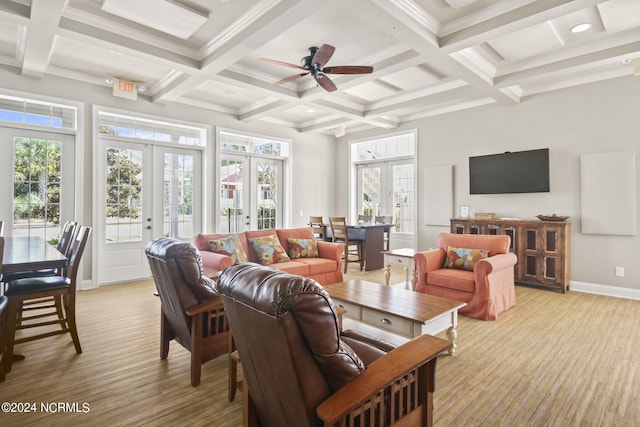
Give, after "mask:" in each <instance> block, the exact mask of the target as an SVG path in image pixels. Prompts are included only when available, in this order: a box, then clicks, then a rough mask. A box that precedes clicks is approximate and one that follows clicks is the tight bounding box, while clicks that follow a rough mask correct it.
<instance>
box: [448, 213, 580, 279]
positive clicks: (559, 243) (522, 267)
mask: <svg viewBox="0 0 640 427" xmlns="http://www.w3.org/2000/svg"><path fill="white" fill-rule="evenodd" d="M451 232H452V233H456V234H490V235H498V234H507V235H509V236H510V237H511V248H510V249H511V252H513V253H515V254H516V255H517V256H518V263H517V264H516V266H515V281H516V283H522V284H527V285H535V286H541V287H546V288H551V289H556V290H560V291H562V292H566V291H568V290H569V279H570V278H569V259H570V245H569V244H570V238H571V223H569V222H553V221H538V220H535V221H528V220H522V221H520V220H500V219H496V220H480V219H458V218H454V219H451Z"/></svg>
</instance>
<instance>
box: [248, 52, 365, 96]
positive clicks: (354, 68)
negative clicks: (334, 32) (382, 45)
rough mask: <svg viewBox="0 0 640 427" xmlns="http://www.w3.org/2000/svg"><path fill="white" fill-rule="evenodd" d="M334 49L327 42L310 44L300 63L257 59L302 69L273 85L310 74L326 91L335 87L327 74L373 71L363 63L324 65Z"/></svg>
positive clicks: (330, 90)
mask: <svg viewBox="0 0 640 427" xmlns="http://www.w3.org/2000/svg"><path fill="white" fill-rule="evenodd" d="M335 50H336V48H335V47H333V46H331V45H328V44H323V45H322V46H320V47H319V48H318V47H315V46H312V47H310V48H309V55H307V56H305V57H303V58H302V60H301V62H300V64H301V65H295V64H290V63H288V62H282V61H277V60H275V59H267V58H258V61H261V62H266V63H268V64H273V65H280V66H283V67H289V68H296V69H298V70H302V71H304V72H303V73H299V74H294V75H292V76H289V77H286V78H284V79H282V80H278V81H277V82H273V83H272V84H273V85H274V86H279V85H282V84H284V83H288V82H290V81H293V80H297V79H299V78H300V77H304V76H307V75H311V76H312V77H313V78H314V79H315V81H316V83H318V86H320V87H322V88H323V89H324V90H326V91H327V92H334V91H335V90H336V89H337V87H336V85H335V83H334V82H333V81H332V80H331V79H330V78H329V76H327V74H369V73H372V72H373V67H370V66H364V65H340V66H335V67H325V65H326V64H327V62H329V60H330V59H331V57H332V56H333V53H334V52H335Z"/></svg>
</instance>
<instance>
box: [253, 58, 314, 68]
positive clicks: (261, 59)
mask: <svg viewBox="0 0 640 427" xmlns="http://www.w3.org/2000/svg"><path fill="white" fill-rule="evenodd" d="M258 61H260V62H266V63H267V64H273V65H282V66H283V67H289V68H297V69H298V70H304V69H305V68H303V67H301V66H300V65H296V64H289V63H288V62H282V61H276V60H275V59H268V58H258Z"/></svg>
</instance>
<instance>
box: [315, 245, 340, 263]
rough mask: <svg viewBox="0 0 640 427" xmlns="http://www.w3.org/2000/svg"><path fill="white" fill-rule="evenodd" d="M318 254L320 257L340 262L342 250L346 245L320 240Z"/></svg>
mask: <svg viewBox="0 0 640 427" xmlns="http://www.w3.org/2000/svg"><path fill="white" fill-rule="evenodd" d="M317 243H318V256H319V257H320V258H325V259H330V260H334V261H336V262H337V263H338V264H339V263H340V260H341V259H342V251H344V245H343V244H342V243H334V242H323V241H321V240H320V241H318V242H317Z"/></svg>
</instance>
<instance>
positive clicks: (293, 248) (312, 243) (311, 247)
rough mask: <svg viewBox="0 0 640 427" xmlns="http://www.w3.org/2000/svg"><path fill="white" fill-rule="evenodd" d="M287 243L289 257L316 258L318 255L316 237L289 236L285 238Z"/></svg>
mask: <svg viewBox="0 0 640 427" xmlns="http://www.w3.org/2000/svg"><path fill="white" fill-rule="evenodd" d="M287 242H288V243H289V250H288V251H287V253H288V254H289V258H291V259H296V258H317V257H318V244H317V243H316V239H296V238H295V237H289V239H288V240H287Z"/></svg>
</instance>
